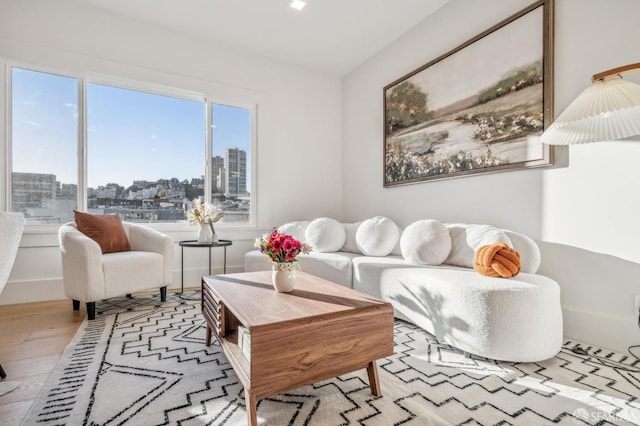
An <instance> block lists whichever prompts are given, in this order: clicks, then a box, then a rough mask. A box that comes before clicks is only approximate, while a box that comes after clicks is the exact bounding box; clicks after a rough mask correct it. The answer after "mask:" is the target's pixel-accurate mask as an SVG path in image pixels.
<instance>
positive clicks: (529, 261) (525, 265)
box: [504, 229, 542, 274]
mask: <svg viewBox="0 0 640 426" xmlns="http://www.w3.org/2000/svg"><path fill="white" fill-rule="evenodd" d="M504 233H505V234H507V237H509V239H510V240H511V243H512V244H513V245H512V247H513V249H514V250H515V251H517V252H518V253H520V271H521V272H528V273H530V274H535V273H536V272H538V268H540V263H541V262H542V256H541V255H540V247H538V244H536V243H535V241H533V240H532V239H531V238H529V237H527V236H526V235H522V234H520V233H518V232H515V231H509V230H506V229H505V230H504Z"/></svg>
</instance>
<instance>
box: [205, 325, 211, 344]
mask: <svg viewBox="0 0 640 426" xmlns="http://www.w3.org/2000/svg"><path fill="white" fill-rule="evenodd" d="M204 343H205V345H207V346H211V326H210V325H209V321H207V336H206V337H205V342H204Z"/></svg>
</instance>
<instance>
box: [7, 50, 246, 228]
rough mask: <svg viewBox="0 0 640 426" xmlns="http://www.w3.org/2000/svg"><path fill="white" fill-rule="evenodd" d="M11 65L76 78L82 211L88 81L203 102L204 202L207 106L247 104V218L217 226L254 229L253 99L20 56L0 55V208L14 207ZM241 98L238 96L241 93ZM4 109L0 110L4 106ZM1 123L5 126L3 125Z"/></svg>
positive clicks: (207, 193) (81, 205)
mask: <svg viewBox="0 0 640 426" xmlns="http://www.w3.org/2000/svg"><path fill="white" fill-rule="evenodd" d="M13 68H19V69H25V70H29V71H34V72H41V73H48V74H54V75H60V76H63V77H69V78H74V79H76V80H77V82H78V99H77V105H78V111H77V112H78V120H77V127H78V128H77V133H78V138H77V139H78V146H77V152H76V155H77V164H78V170H77V178H78V182H77V185H78V195H77V208H78V210H81V211H87V206H88V185H87V176H88V174H87V173H88V169H87V167H88V161H87V141H88V129H87V96H86V88H87V84H100V85H107V86H111V87H115V88H119V89H125V90H133V91H138V92H144V93H148V94H152V95H160V96H168V97H173V98H178V99H184V100H190V101H197V102H201V103H202V104H203V108H202V109H203V114H204V115H205V131H204V141H203V143H204V149H203V155H205V158H204V159H203V160H204V161H203V163H204V164H203V165H204V170H203V171H204V175H205V190H204V199H205V201H207V202H211V189H212V188H211V186H212V183H211V176H212V172H211V168H212V161H211V153H212V141H211V110H212V105H213V104H221V105H228V106H232V107H238V108H243V109H247V110H249V112H250V116H251V118H250V121H251V124H250V126H251V129H250V131H251V144H250V147H251V157H252V161H251V164H250V170H251V192H250V209H249V220H248V221H247V222H234V223H229V224H225V223H220V224H218V225H216V226H220V228H221V229H228V230H231V229H253V228H257V217H256V212H257V193H256V190H255V189H256V187H257V162H256V161H255V158H256V150H257V111H258V102H257V101H256V102H253V103H247V102H246V101H244V102H240V101H235V100H233V99H228V98H224V99H223V98H221V97H218V96H207V94H206V93H205V92H206V91H195V90H188V89H181V88H177V87H173V86H167V85H163V84H157V83H152V82H145V81H139V80H134V79H130V78H121V77H115V76H111V75H103V74H97V73H91V72H83V73H78V72H73V71H70V70H68V69H61V68H56V67H50V66H44V65H34V64H31V63H25V62H22V61H15V60H5V59H2V58H0V80H1V81H2V84H3V85H4V87H5V92H4V93H5V97H4V98H5V99H4V102H2V103H1V104H0V117H3V120H0V121H1V122H0V134H4V136H5V138H4V143H3V145H4V147H3V148H4V149H2V150H1V151H0V157H3V158H0V164H4V165H5V173H4V176H3V178H4V180H5V181H4V185H0V211H9V209H12V208H13V200H12V193H13V188H12V173H13V164H12V162H13V156H12V155H13V153H12V146H13V137H12V136H13V135H12V119H13V117H12V99H13V92H12V81H11V74H12V71H11V70H12V69H13ZM240 97H242V96H240ZM3 110H4V111H3ZM2 127H4V129H3V128H2ZM60 225H61V224H37V223H28V224H26V225H25V232H26V233H51V232H57V230H58V228H59V227H60ZM144 225H146V226H149V227H151V228H155V229H160V230H164V231H184V230H185V228H191V227H190V226H189V224H188V222H187V221H186V220H185V221H184V222H162V223H159V222H155V223H144Z"/></svg>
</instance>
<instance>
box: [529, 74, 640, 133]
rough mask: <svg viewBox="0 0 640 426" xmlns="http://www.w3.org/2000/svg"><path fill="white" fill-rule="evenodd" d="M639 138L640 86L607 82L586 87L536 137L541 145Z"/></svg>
mask: <svg viewBox="0 0 640 426" xmlns="http://www.w3.org/2000/svg"><path fill="white" fill-rule="evenodd" d="M638 134H640V85H638V84H635V83H631V82H629V81H626V80H623V79H622V78H619V77H617V78H610V79H605V80H597V81H595V82H593V84H591V86H589V87H587V88H586V89H585V90H584V91H583V92H582V93H581V94H580V95H579V96H578V97H577V98H576V99H575V100H574V101H573V102H572V103H571V104H570V105H569V106H568V107H567V109H565V110H564V111H563V112H562V114H560V116H558V118H556V120H555V121H554V122H553V123H552V124H551V126H549V127H548V128H547V130H545V131H544V133H543V134H542V135H541V136H540V140H541V141H542V143H546V144H549V145H571V144H579V143H587V142H601V141H613V140H617V139H623V138H627V137H630V136H635V135H638Z"/></svg>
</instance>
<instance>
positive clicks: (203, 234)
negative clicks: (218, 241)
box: [198, 223, 211, 243]
mask: <svg viewBox="0 0 640 426" xmlns="http://www.w3.org/2000/svg"><path fill="white" fill-rule="evenodd" d="M198 242H199V243H210V242H211V228H210V227H209V225H208V224H206V223H204V224H201V225H200V229H199V230H198Z"/></svg>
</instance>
